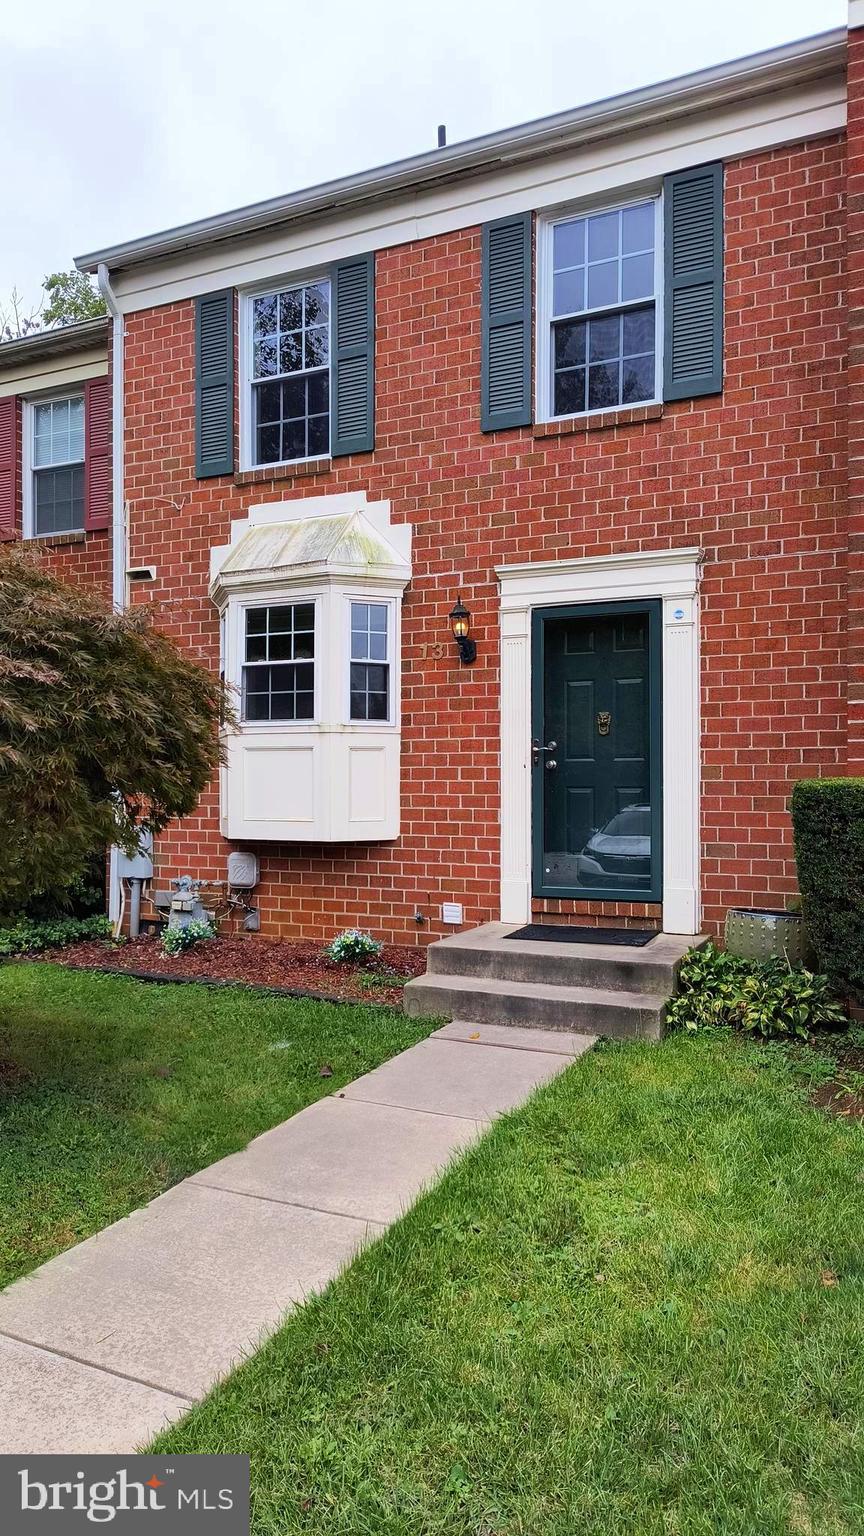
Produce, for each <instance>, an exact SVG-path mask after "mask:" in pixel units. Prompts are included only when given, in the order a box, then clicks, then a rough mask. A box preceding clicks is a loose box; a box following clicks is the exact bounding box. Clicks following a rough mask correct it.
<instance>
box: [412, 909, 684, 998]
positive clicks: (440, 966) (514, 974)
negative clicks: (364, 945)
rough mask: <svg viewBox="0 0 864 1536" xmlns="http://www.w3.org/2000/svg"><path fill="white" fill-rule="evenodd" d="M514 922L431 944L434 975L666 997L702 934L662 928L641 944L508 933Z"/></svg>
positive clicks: (429, 960)
mask: <svg viewBox="0 0 864 1536" xmlns="http://www.w3.org/2000/svg"><path fill="white" fill-rule="evenodd" d="M512 930H513V925H512V924H506V923H485V924H484V925H483V926H482V927H481V928H474V929H471V930H470V931H468V932H465V933H459V934H454V935H453V936H452V937H451V938H447V939H440V940H438V942H437V943H435V944H430V945H429V948H428V950H427V962H426V963H427V968H428V972H429V973H430V974H431V975H433V976H476V977H479V978H481V979H484V980H489V979H497V980H500V981H515V982H535V983H540V984H541V985H552V986H560V987H588V988H590V989H592V990H600V991H612V992H622V993H623V992H638V993H646V994H648V995H649V996H650V997H651V998H654V997H659V998H663V999H665V998H668V997H670V996H671V995H672V993H673V992H674V990H675V977H676V974H677V970H678V966H679V965H680V963H681V959H682V956H683V955H684V954H685V953H686V951H687V950H688V949H689V948H690V947H691V946H692V945H693V944H698V943H699V942H700V940H698V939H691V938H684V937H681V936H680V935H678V934H669V933H660V934H658V935H657V937H656V939H652V940H651V942H650V944H646V945H645V946H644V947H640V948H638V949H637V948H635V947H634V948H632V949H631V948H629V947H627V946H625V945H621V946H618V945H615V946H613V945H606V944H602V945H601V944H572V943H568V942H566V941H560V942H559V941H547V940H540V941H537V940H531V939H509V938H507V937H505V935H506V934H508V933H510V932H512Z"/></svg>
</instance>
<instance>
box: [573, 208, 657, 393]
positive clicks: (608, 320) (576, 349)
mask: <svg viewBox="0 0 864 1536" xmlns="http://www.w3.org/2000/svg"><path fill="white" fill-rule="evenodd" d="M658 206H659V205H658V203H657V200H656V199H652V200H651V201H648V202H643V203H633V204H631V205H630V206H629V207H626V208H614V209H611V210H609V211H607V212H604V213H592V214H588V215H586V216H584V217H582V218H577V219H563V220H561V221H560V222H558V223H555V224H553V225H552V228H551V262H552V314H551V317H550V337H549V341H550V354H551V355H550V372H551V414H552V415H553V416H571V415H576V414H579V413H580V412H583V411H601V410H609V409H610V408H611V407H613V406H617V405H635V404H637V403H638V402H639V401H640V400H654V399H655V398H656V370H657V344H656V328H657V304H656V264H655V250H656V245H657V235H656V227H657V209H658Z"/></svg>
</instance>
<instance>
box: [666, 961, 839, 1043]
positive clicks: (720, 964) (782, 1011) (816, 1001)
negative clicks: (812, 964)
mask: <svg viewBox="0 0 864 1536" xmlns="http://www.w3.org/2000/svg"><path fill="white" fill-rule="evenodd" d="M678 983H679V992H678V995H677V997H674V998H673V999H672V1002H671V1003H670V1004H669V1007H668V1009H667V1013H666V1022H667V1023H668V1024H669V1026H670V1027H671V1028H679V1029H687V1030H691V1031H696V1030H699V1029H711V1028H715V1027H717V1026H721V1027H722V1026H726V1027H732V1028H735V1029H743V1030H747V1031H748V1032H750V1033H752V1034H758V1035H762V1036H764V1037H765V1038H766V1039H768V1038H771V1037H774V1036H779V1037H782V1036H787V1037H788V1036H797V1037H798V1038H799V1039H802V1040H803V1039H806V1038H807V1036H808V1035H810V1034H812V1032H813V1031H814V1030H816V1029H819V1028H824V1027H826V1026H827V1027H829V1028H831V1027H833V1028H835V1029H836V1028H837V1027H838V1026H840V1025H842V1024H843V1023H844V1021H845V1018H846V1015H845V1011H844V1009H843V1007H842V1005H841V1004H840V1002H838V1000H837V998H836V997H835V996H834V995H833V993H832V991H831V987H830V984H829V981H828V978H827V976H821V975H818V974H815V973H814V972H813V971H808V970H804V969H801V970H792V969H791V968H790V967H789V966H788V965H786V964H785V962H784V961H782V960H762V961H757V960H743V959H741V958H740V957H739V956H738V955H730V954H727V952H726V951H725V950H722V949H717V948H716V947H715V945H713V944H706V945H705V946H704V948H702V949H691V950H690V951H689V952H688V954H686V955H685V957H684V961H683V963H682V966H681V970H680V973H679V976H678Z"/></svg>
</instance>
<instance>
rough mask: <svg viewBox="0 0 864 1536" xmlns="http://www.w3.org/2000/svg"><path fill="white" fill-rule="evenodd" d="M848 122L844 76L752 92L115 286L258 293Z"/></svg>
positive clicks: (149, 294)
mask: <svg viewBox="0 0 864 1536" xmlns="http://www.w3.org/2000/svg"><path fill="white" fill-rule="evenodd" d="M845 125H846V88H845V80H844V79H843V78H842V77H841V76H837V77H835V78H832V79H831V80H829V81H828V82H825V81H818V82H816V83H809V84H807V85H805V86H803V87H796V88H795V89H794V90H787V91H778V92H769V93H766V94H764V95H761V96H760V95H756V96H755V97H754V98H753V99H752V100H748V101H746V102H744V103H741V102H738V103H736V104H735V105H734V106H732V107H727V108H725V109H715V110H712V111H710V112H701V113H698V114H694V115H693V116H690V117H688V118H686V119H685V120H683V121H677V122H673V123H670V124H663V123H660V124H653V125H651V126H650V127H649V128H647V129H644V130H638V131H637V130H633V131H630V132H627V133H617V134H611V135H610V136H609V138H607V139H602V140H598V141H595V142H592V143H590V144H588V145H586V146H585V147H584V148H582V149H571V150H569V151H567V152H566V153H563V154H559V155H556V156H554V157H551V156H550V157H545V158H542V159H538V160H536V161H533V162H520V163H518V164H514V165H512V166H507V167H503V168H502V167H498V168H496V169H495V170H489V171H486V172H483V173H482V174H478V175H477V176H475V177H473V178H471V179H470V180H468V179H466V180H460V181H454V182H453V183H451V184H449V185H447V186H446V187H437V188H432V189H424V190H421V191H419V192H414V193H410V194H407V195H402V196H401V197H394V198H393V199H392V200H391V201H390V202H389V203H388V204H386V205H385V206H376V207H374V208H373V207H369V206H366V207H364V208H360V209H357V210H351V211H348V212H345V213H342V214H337V215H331V216H323V217H321V218H320V219H319V220H318V221H317V222H316V223H315V224H313V225H309V224H303V225H299V224H298V225H297V226H296V227H291V226H290V225H287V226H284V227H282V228H281V229H279V230H276V231H272V230H271V231H269V232H267V233H264V234H259V235H256V236H250V237H246V238H244V239H234V240H222V241H218V242H214V243H213V244H212V245H210V246H208V247H206V248H205V249H203V250H200V251H195V252H187V253H184V254H183V255H181V256H178V257H176V258H172V259H170V260H167V259H166V260H161V261H159V262H155V263H153V264H151V265H149V266H144V265H141V266H136V267H133V268H130V269H128V270H126V271H121V272H118V274H117V276H116V279H115V283H114V286H115V289H116V292H117V295H118V300H119V303H120V307H121V309H122V310H123V312H124V313H127V314H130V313H133V312H135V311H137V310H142V309H150V308H153V307H155V306H157V305H162V304H170V303H175V302H177V301H178V300H182V299H187V298H190V297H192V296H194V295H195V294H200V293H208V292H212V291H214V290H216V289H218V288H224V287H240V288H242V287H246V286H254V285H255V284H258V283H261V282H267V281H269V280H270V279H273V278H281V277H285V276H289V275H291V274H292V273H295V272H298V271H305V270H307V269H311V268H315V269H319V268H321V267H323V266H326V265H329V264H330V263H331V262H334V261H337V260H342V259H343V258H345V257H347V256H355V255H360V254H362V253H364V252H367V251H372V250H385V249H392V248H393V247H394V246H399V245H405V244H407V243H409V242H410V241H414V240H424V239H429V238H431V237H434V236H437V235H442V234H449V233H452V232H453V231H454V230H458V229H465V228H471V227H473V226H475V225H477V224H482V223H485V222H486V221H487V220H489V219H497V218H504V217H507V216H508V215H510V214H514V213H524V212H527V211H534V210H541V209H550V208H554V207H557V206H559V205H561V204H565V203H570V202H573V203H577V202H580V201H583V200H589V199H591V198H596V197H600V196H603V195H604V194H606V193H608V192H610V191H615V192H618V191H620V190H621V189H622V188H630V187H638V186H641V185H644V184H646V183H652V182H653V183H656V182H657V181H658V180H659V179H660V178H662V177H663V176H665V175H668V174H669V172H671V171H678V170H685V169H687V167H688V166H692V165H700V164H702V163H705V162H708V161H710V160H734V159H738V158H740V157H741V156H743V155H749V154H754V153H757V152H759V151H766V150H770V149H774V148H777V147H778V146H780V145H783V144H790V143H800V142H802V141H803V140H805V139H812V138H818V137H823V136H824V135H826V134H830V133H835V132H838V131H840V130H842V129H843V128H844V127H845Z"/></svg>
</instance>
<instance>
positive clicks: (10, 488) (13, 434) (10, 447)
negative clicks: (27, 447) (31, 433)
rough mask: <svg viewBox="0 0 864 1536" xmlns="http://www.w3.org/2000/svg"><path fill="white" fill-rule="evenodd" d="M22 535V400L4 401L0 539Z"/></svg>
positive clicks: (0, 427)
mask: <svg viewBox="0 0 864 1536" xmlns="http://www.w3.org/2000/svg"><path fill="white" fill-rule="evenodd" d="M17 531H18V397H17V395H7V396H6V398H5V400H0V539H14V537H15V534H16V533H17Z"/></svg>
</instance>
